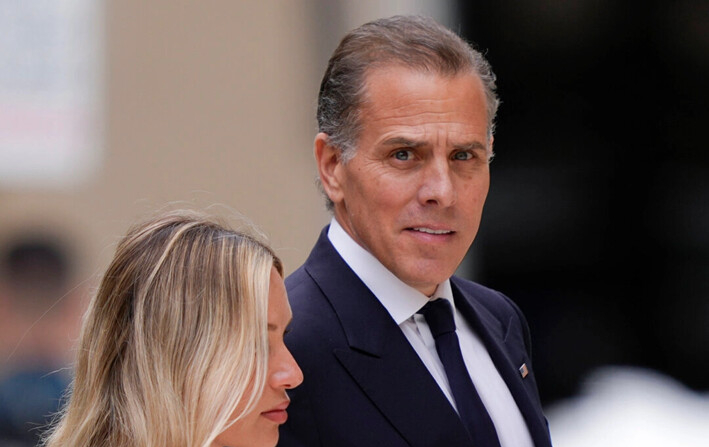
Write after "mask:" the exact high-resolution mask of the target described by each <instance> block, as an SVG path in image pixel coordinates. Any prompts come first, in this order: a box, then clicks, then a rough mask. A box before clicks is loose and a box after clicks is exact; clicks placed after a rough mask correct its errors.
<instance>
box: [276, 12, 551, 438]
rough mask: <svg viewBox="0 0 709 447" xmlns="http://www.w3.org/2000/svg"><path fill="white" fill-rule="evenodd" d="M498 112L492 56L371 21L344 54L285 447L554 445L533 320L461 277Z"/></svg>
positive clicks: (322, 131)
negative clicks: (325, 211) (534, 360)
mask: <svg viewBox="0 0 709 447" xmlns="http://www.w3.org/2000/svg"><path fill="white" fill-rule="evenodd" d="M497 106H498V99H497V97H496V94H495V77H494V74H493V73H492V71H491V69H490V67H489V65H488V63H487V62H486V61H485V59H484V58H483V57H482V55H481V54H480V53H478V52H477V51H475V50H473V49H472V48H471V47H470V46H469V45H468V44H466V43H465V42H464V41H463V40H462V39H460V38H459V37H458V36H456V35H455V34H454V33H452V32H450V31H449V30H447V29H445V28H443V27H442V26H440V25H438V24H437V23H436V22H435V21H433V20H431V19H428V18H422V17H408V16H395V17H391V18H387V19H381V20H377V21H374V22H371V23H368V24H365V25H363V26H361V27H359V28H357V29H355V30H354V31H352V32H350V33H349V34H348V35H347V36H345V38H344V39H343V40H342V42H341V43H340V45H339V46H338V48H337V49H336V50H335V52H334V54H333V56H332V57H331V59H330V62H329V64H328V67H327V71H326V73H325V76H324V78H323V81H322V84H321V88H320V95H319V101H318V124H319V133H318V135H317V136H316V138H315V159H316V162H317V166H318V171H319V175H320V182H321V185H322V189H323V191H324V193H325V194H326V196H327V201H328V207H329V208H330V209H331V210H332V212H333V214H334V217H333V219H332V221H331V223H330V225H329V226H328V227H326V228H325V229H324V230H323V232H322V234H321V235H320V239H319V240H318V242H317V243H316V245H315V247H314V248H313V251H312V253H311V254H310V256H309V258H308V259H307V261H306V262H305V264H304V265H303V266H302V267H301V268H300V269H298V270H297V271H296V272H294V273H293V274H292V275H291V276H290V277H289V278H288V279H287V280H286V287H287V289H288V294H289V297H290V300H291V305H292V308H293V314H294V317H293V324H292V328H291V333H290V334H289V335H288V336H287V337H286V343H287V344H288V346H289V348H290V350H291V351H292V353H293V355H294V356H295V358H296V360H297V361H298V363H299V364H300V366H301V368H302V370H303V373H304V376H305V382H304V383H303V385H302V386H301V387H300V388H298V389H296V390H294V391H293V393H292V394H291V398H292V404H291V406H290V407H289V410H288V411H289V419H288V422H287V423H286V424H285V425H284V426H283V428H282V430H281V441H280V444H279V445H282V446H333V447H345V446H387V447H395V446H421V447H431V446H446V447H450V446H471V445H475V446H476V447H486V446H495V447H497V446H501V447H525V446H550V445H551V441H550V439H549V431H548V428H547V425H546V420H545V418H544V415H543V414H542V411H541V405H540V401H539V397H538V394H537V387H536V383H535V380H534V373H533V372H532V369H531V363H530V358H529V332H528V328H527V325H526V322H525V320H524V317H523V316H522V314H521V313H520V311H519V309H518V308H517V307H516V306H515V305H514V304H513V303H512V302H511V301H510V300H509V299H508V298H507V297H505V296H504V295H502V294H501V293H499V292H496V291H493V290H490V289H487V288H485V287H483V286H481V285H478V284H475V283H473V282H470V281H466V280H463V279H460V278H457V277H454V276H452V275H453V273H454V272H455V270H456V268H457V267H458V265H459V264H460V262H461V261H462V259H463V257H464V255H465V254H466V252H467V250H468V248H469V247H470V245H471V244H472V242H473V239H474V238H475V235H476V233H477V230H478V226H479V223H480V218H481V214H482V209H483V204H484V202H485V197H486V195H487V192H488V187H489V162H490V159H491V157H492V133H493V123H494V118H495V113H496V109H497ZM429 302H430V303H432V305H431V306H428V305H427V304H428V303H429ZM433 303H435V304H433ZM434 308H435V309H436V310H433V311H432V310H431V309H434ZM443 308H445V309H447V310H445V309H443ZM453 323H454V324H455V326H453ZM446 327H447V328H448V329H445V328H446Z"/></svg>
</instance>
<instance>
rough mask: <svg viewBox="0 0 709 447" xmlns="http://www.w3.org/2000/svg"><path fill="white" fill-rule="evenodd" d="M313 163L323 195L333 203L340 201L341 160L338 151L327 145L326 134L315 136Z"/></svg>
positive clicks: (321, 133)
mask: <svg viewBox="0 0 709 447" xmlns="http://www.w3.org/2000/svg"><path fill="white" fill-rule="evenodd" d="M314 146H315V147H314V152H315V163H316V164H317V167H318V174H319V175H320V183H322V187H323V190H324V191H325V194H327V196H328V197H329V198H330V200H332V201H333V202H334V203H338V202H340V201H341V200H342V195H343V193H342V183H341V181H342V169H341V168H342V160H341V154H340V150H339V149H338V148H336V147H334V146H332V145H331V144H330V143H329V138H328V135H327V134H326V133H323V132H320V133H319V134H317V135H316V136H315V143H314Z"/></svg>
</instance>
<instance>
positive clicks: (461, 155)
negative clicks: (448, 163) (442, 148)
mask: <svg viewBox="0 0 709 447" xmlns="http://www.w3.org/2000/svg"><path fill="white" fill-rule="evenodd" d="M471 158H473V154H471V153H470V152H456V153H455V154H454V155H453V159H455V160H470V159H471Z"/></svg>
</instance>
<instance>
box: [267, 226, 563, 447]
mask: <svg viewBox="0 0 709 447" xmlns="http://www.w3.org/2000/svg"><path fill="white" fill-rule="evenodd" d="M451 285H452V288H453V295H454V299H455V302H456V307H457V308H458V309H459V310H460V312H461V313H462V314H463V315H464V316H465V318H466V319H467V320H468V321H469V322H470V324H471V325H472V327H473V329H474V330H475V331H476V332H477V333H478V334H479V336H480V337H481V339H482V340H483V342H484V343H485V346H486V347H487V350H488V352H489V353H490V357H491V358H492V360H493V362H494V364H495V366H496V367H497V370H498V371H499V372H500V375H501V376H502V378H503V379H504V380H505V382H506V383H507V386H508V387H509V389H510V391H511V392H512V396H514V399H515V401H516V402H517V406H518V407H519V409H520V410H521V412H522V415H523V416H524V419H525V421H526V422H527V427H528V428H529V431H530V433H531V435H532V439H533V440H534V443H535V445H536V446H537V447H542V446H551V441H550V437H549V430H548V427H547V424H546V419H545V418H544V415H543V414H542V409H541V404H540V401H539V396H538V394H537V385H536V383H535V379H534V372H533V371H532V369H531V361H530V356H529V353H530V344H529V331H528V328H527V324H526V322H525V320H524V317H523V316H522V313H521V312H520V310H519V309H518V308H517V306H516V305H515V304H514V303H512V301H511V300H510V299H509V298H507V297H505V296H504V295H502V294H501V293H499V292H496V291H494V290H491V289H488V288H485V287H483V286H481V285H479V284H476V283H473V282H470V281H466V280H463V279H460V278H456V277H453V278H451ZM286 288H287V290H288V296H289V300H290V303H291V307H292V309H293V322H292V323H291V331H290V333H289V334H287V335H286V344H287V345H288V348H289V349H290V350H291V352H292V353H293V356H294V357H295V359H296V360H297V361H298V364H299V365H300V367H301V369H302V370H303V375H304V377H305V380H304V382H303V384H302V385H300V386H299V387H298V388H296V389H294V390H291V392H290V393H289V394H290V396H291V399H292V402H291V406H290V407H289V408H288V414H289V417H288V422H287V423H286V424H284V425H283V426H281V431H280V441H279V443H278V445H279V446H284V447H295V446H300V447H306V446H307V447H314V446H323V447H348V446H361V447H365V446H366V447H370V446H386V447H397V446H402V447H403V446H417V447H437V446H440V447H455V446H471V445H472V443H471V441H470V438H469V436H468V434H467V432H466V431H465V428H464V426H463V424H462V423H461V421H460V419H459V418H458V415H457V414H456V412H455V410H454V409H453V407H452V406H451V404H450V403H449V402H448V400H447V399H446V397H445V395H444V394H443V392H442V391H441V389H440V388H439V387H438V384H436V382H435V380H434V379H433V377H432V376H431V375H430V373H429V372H428V370H427V369H426V367H425V365H424V364H423V362H422V361H421V359H420V358H419V357H418V355H417V354H416V352H415V351H414V349H413V348H412V347H411V345H410V344H409V342H408V340H407V339H406V337H405V336H404V334H403V333H402V331H401V329H400V328H399V326H398V325H397V324H396V323H395V322H394V320H393V319H392V318H391V316H390V315H389V313H388V312H387V310H386V309H385V308H384V306H382V304H381V303H380V302H379V300H378V299H377V298H376V297H375V296H374V295H373V294H372V292H371V291H370V290H369V289H368V288H367V287H366V286H365V285H364V283H363V282H362V281H361V280H360V279H359V277H357V275H356V274H355V273H354V272H353V271H352V270H351V269H350V267H349V266H348V265H347V264H346V263H345V262H344V260H343V259H342V258H341V257H340V255H339V254H338V253H337V251H336V250H335V249H334V247H333V246H332V244H331V243H330V241H329V239H328V238H327V227H326V228H325V229H324V230H323V232H322V233H321V235H320V238H319V240H318V242H317V243H316V245H315V247H314V248H313V251H312V252H311V254H310V256H309V258H308V259H307V261H306V262H305V264H304V265H303V266H302V267H300V268H299V269H298V270H297V271H295V272H294V273H293V274H292V275H290V276H289V277H288V278H287V279H286ZM522 364H526V365H527V367H528V368H529V374H528V375H527V376H526V377H525V378H522V376H521V374H520V372H519V371H518V368H519V367H520V366H521V365H522ZM478 386H479V385H478ZM478 447H484V446H478Z"/></svg>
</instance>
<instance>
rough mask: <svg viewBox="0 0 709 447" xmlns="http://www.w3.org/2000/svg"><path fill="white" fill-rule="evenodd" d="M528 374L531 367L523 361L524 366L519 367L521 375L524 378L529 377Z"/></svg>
mask: <svg viewBox="0 0 709 447" xmlns="http://www.w3.org/2000/svg"><path fill="white" fill-rule="evenodd" d="M527 374H529V368H527V364H526V363H522V366H520V367H519V375H521V376H522V378H523V379H524V378H525V377H527Z"/></svg>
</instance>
